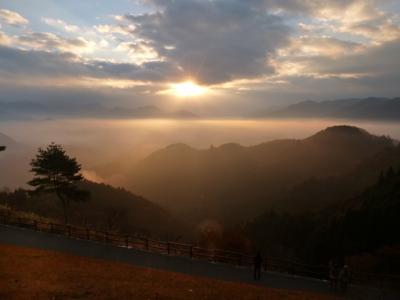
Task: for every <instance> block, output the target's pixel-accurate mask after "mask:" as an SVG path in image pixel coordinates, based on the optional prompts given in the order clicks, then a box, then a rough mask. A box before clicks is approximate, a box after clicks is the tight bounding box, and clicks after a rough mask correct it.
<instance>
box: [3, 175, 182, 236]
mask: <svg viewBox="0 0 400 300" xmlns="http://www.w3.org/2000/svg"><path fill="white" fill-rule="evenodd" d="M80 187H81V188H82V189H84V190H87V191H89V192H90V195H91V197H90V199H89V200H88V201H83V202H74V201H72V202H71V203H70V209H69V212H70V221H71V223H72V224H77V225H81V226H89V227H91V228H100V229H105V230H116V231H119V232H126V233H141V234H146V235H154V236H159V237H160V236H164V238H166V237H167V236H168V238H173V237H175V236H178V235H179V232H180V228H179V224H178V222H177V221H176V219H174V218H173V217H172V216H171V215H170V214H169V213H167V212H166V211H165V210H164V209H162V208H160V207H159V206H158V205H156V204H154V203H152V202H150V201H148V200H147V199H145V198H143V197H140V196H137V195H134V194H132V193H130V192H128V191H126V190H124V189H121V188H114V187H112V186H109V185H105V184H98V183H93V182H89V181H85V182H83V183H81V184H80ZM0 204H3V205H6V206H7V207H10V208H12V209H17V210H22V211H28V212H34V213H37V214H38V215H40V216H44V217H49V218H54V219H59V218H61V219H62V214H63V213H62V207H61V203H60V201H59V199H57V198H56V196H55V195H42V196H35V197H30V196H29V195H28V193H27V191H25V190H22V189H20V190H16V191H14V192H6V191H4V192H2V193H0ZM60 222H62V221H60Z"/></svg>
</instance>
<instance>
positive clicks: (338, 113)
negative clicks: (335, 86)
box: [253, 97, 400, 121]
mask: <svg viewBox="0 0 400 300" xmlns="http://www.w3.org/2000/svg"><path fill="white" fill-rule="evenodd" d="M253 117H255V118H341V119H370V120H388V121H398V120H400V98H399V97H397V98H377V97H369V98H355V99H339V100H329V101H320V102H316V101H311V100H307V101H302V102H298V103H295V104H292V105H288V106H286V107H284V108H280V109H275V110H270V111H264V112H257V113H254V114H253Z"/></svg>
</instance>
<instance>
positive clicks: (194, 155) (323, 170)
mask: <svg viewBox="0 0 400 300" xmlns="http://www.w3.org/2000/svg"><path fill="white" fill-rule="evenodd" d="M392 147H394V146H393V141H392V140H391V139H389V138H387V137H377V136H373V135H371V134H369V133H367V132H366V131H364V130H361V129H358V128H354V127H349V126H338V127H331V128H327V129H326V130H324V131H321V132H319V133H317V134H316V135H314V136H311V137H309V138H307V139H304V140H277V141H272V142H267V143H263V144H260V145H256V146H250V147H244V146H240V145H238V144H225V145H222V146H220V147H211V148H210V149H205V150H197V149H194V148H191V147H189V146H186V145H183V144H177V145H171V146H169V147H167V148H165V149H162V150H159V151H157V152H155V153H153V154H152V155H150V156H149V157H147V158H146V159H144V160H143V161H141V162H140V163H139V164H137V165H135V167H134V168H133V170H132V172H131V174H130V176H129V178H130V182H131V186H130V187H131V189H132V190H135V191H138V192H139V193H141V194H143V195H145V196H146V197H149V198H150V199H152V200H153V201H155V202H157V203H159V204H161V205H163V206H165V207H167V208H169V209H172V210H173V211H175V212H178V213H182V214H183V215H186V216H190V219H191V220H192V221H194V220H197V221H199V220H202V219H204V218H216V219H218V220H226V221H238V220H246V219H248V218H252V217H254V216H255V215H257V214H258V213H259V212H260V210H261V211H262V210H263V209H266V208H268V207H270V206H271V205H272V204H273V203H274V200H276V199H277V198H278V196H280V195H282V194H283V193H285V192H287V191H288V190H290V189H291V188H292V187H293V186H294V185H296V184H300V183H301V182H304V181H305V180H306V179H308V178H311V177H328V176H333V175H337V174H345V173H347V172H349V171H350V170H351V169H352V168H354V167H355V166H356V165H357V164H359V163H360V162H361V161H363V160H365V159H366V158H368V157H372V156H373V155H375V154H376V153H378V152H380V151H383V150H384V149H386V148H392Z"/></svg>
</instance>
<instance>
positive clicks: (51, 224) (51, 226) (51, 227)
mask: <svg viewBox="0 0 400 300" xmlns="http://www.w3.org/2000/svg"><path fill="white" fill-rule="evenodd" d="M53 230H54V229H53V223H50V232H51V233H53Z"/></svg>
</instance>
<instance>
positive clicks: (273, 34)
mask: <svg viewBox="0 0 400 300" xmlns="http://www.w3.org/2000/svg"><path fill="white" fill-rule="evenodd" d="M153 2H154V4H156V5H157V6H158V8H159V11H157V12H155V13H148V14H142V15H126V16H125V20H129V21H130V22H131V23H132V24H133V25H134V26H135V30H134V33H133V34H134V37H135V38H140V39H142V40H144V41H146V42H147V43H148V45H150V46H151V47H152V48H153V49H154V51H156V52H157V53H158V55H159V56H160V57H162V58H164V59H165V60H166V61H168V62H170V63H174V64H176V65H177V66H178V67H179V68H181V69H182V70H183V72H184V73H185V74H186V76H187V77H192V78H194V79H197V80H198V81H200V82H203V83H209V84H214V83H220V82H226V81H231V80H235V79H240V78H249V77H257V76H261V75H265V74H272V73H273V72H274V68H273V66H272V65H271V64H270V63H269V59H270V58H271V57H272V56H274V55H275V53H276V50H277V49H278V48H279V47H282V46H284V45H285V44H286V43H287V40H288V36H289V33H290V30H289V27H287V26H286V25H285V24H284V22H283V20H282V19H281V18H280V17H278V16H275V15H271V14H268V13H267V11H266V10H260V9H259V4H260V3H258V2H259V1H254V0H251V1H249V2H247V1H241V0H219V1H201V0H177V1H169V0H166V1H153Z"/></svg>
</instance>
